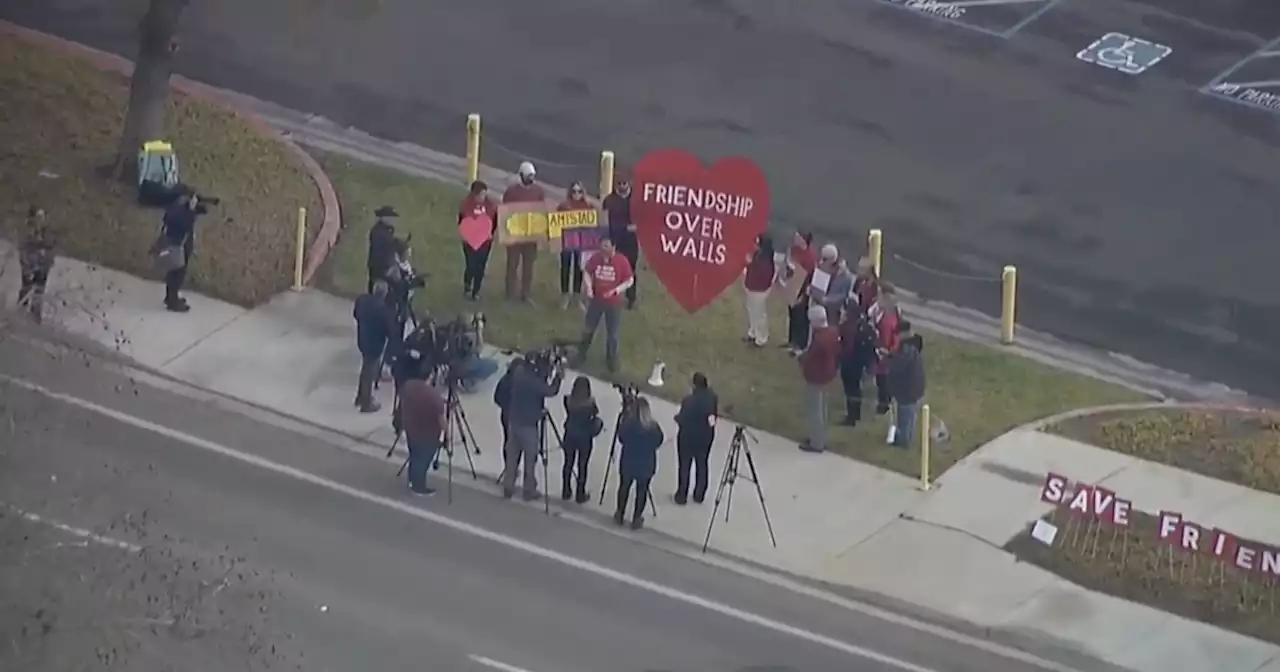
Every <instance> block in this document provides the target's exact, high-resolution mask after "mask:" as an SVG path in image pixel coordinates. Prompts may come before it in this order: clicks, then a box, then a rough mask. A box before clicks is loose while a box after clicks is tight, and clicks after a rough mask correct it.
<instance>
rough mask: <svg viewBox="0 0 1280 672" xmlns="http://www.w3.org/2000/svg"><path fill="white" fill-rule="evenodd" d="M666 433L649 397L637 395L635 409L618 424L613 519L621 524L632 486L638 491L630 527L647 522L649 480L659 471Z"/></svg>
mask: <svg viewBox="0 0 1280 672" xmlns="http://www.w3.org/2000/svg"><path fill="white" fill-rule="evenodd" d="M665 440H666V437H664V436H663V434H662V428H661V427H659V426H658V423H657V421H656V420H654V419H653V411H652V410H651V409H650V408H649V400H648V399H645V398H644V397H638V398H637V399H636V401H635V410H634V411H633V412H632V413H631V414H630V415H629V416H628V417H626V418H623V420H622V425H621V426H620V427H619V428H618V443H619V444H620V445H621V446H622V457H620V458H619V460H618V478H619V481H620V483H618V508H617V509H616V510H615V511H614V512H613V522H615V523H617V524H619V525H621V524H622V523H623V520H624V519H625V517H626V510H627V500H628V499H630V497H631V490H632V489H633V488H634V489H635V491H636V507H635V509H634V510H633V512H632V515H631V529H633V530H638V529H640V528H641V527H643V526H644V507H645V505H646V504H648V503H649V484H650V483H652V481H653V475H654V474H655V473H657V471H658V448H660V447H661V446H662V442H663V441H665Z"/></svg>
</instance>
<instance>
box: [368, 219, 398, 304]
mask: <svg viewBox="0 0 1280 672" xmlns="http://www.w3.org/2000/svg"><path fill="white" fill-rule="evenodd" d="M373 216H374V217H376V218H377V219H376V220H374V222H373V226H372V227H370V228H369V256H368V258H367V259H366V260H365V265H366V266H367V267H368V270H369V286H368V288H367V289H366V290H365V291H368V292H372V291H373V283H374V281H376V280H385V279H386V278H387V271H388V270H390V269H391V267H392V266H394V265H395V263H396V245H395V244H396V227H395V224H394V223H393V220H394V219H395V218H396V217H399V216H400V213H398V212H396V210H395V208H393V207H391V206H389V205H384V206H382V207H381V208H378V209H377V210H375V211H374V212H373Z"/></svg>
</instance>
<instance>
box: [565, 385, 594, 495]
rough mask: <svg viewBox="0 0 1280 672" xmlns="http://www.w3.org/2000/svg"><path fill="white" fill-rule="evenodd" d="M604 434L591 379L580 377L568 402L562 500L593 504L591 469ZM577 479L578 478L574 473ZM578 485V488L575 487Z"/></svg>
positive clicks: (566, 400) (566, 399)
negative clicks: (593, 453)
mask: <svg viewBox="0 0 1280 672" xmlns="http://www.w3.org/2000/svg"><path fill="white" fill-rule="evenodd" d="M602 431H604V421H603V420H601V419H600V407H599V406H598V405H596V400H595V398H594V397H592V396H591V379H589V378H587V377H586V376H578V379H577V380H575V381H573V389H571V390H569V394H568V395H567V396H565V398H564V446H563V447H564V466H563V467H562V468H561V471H560V479H561V480H560V483H561V486H560V498H561V499H563V500H565V501H569V500H570V499H573V500H574V501H576V502H577V503H579V504H585V503H586V502H588V501H590V499H591V493H589V492H587V473H588V472H587V468H588V467H589V466H590V464H591V450H592V449H593V448H594V447H595V446H594V445H593V444H594V443H595V438H596V437H597V436H599V435H600V432H602ZM575 470H576V471H577V478H576V479H575V478H574V471H575ZM575 484H576V486H577V487H574V486H575Z"/></svg>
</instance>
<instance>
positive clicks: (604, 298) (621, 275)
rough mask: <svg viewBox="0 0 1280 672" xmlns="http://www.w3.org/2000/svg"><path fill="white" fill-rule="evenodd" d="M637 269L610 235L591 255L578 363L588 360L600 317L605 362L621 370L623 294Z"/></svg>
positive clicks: (611, 368)
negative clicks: (619, 349)
mask: <svg viewBox="0 0 1280 672" xmlns="http://www.w3.org/2000/svg"><path fill="white" fill-rule="evenodd" d="M635 281H636V276H635V272H634V271H633V270H632V268H631V262H629V261H627V258H626V257H624V256H622V255H621V254H618V253H617V250H615V249H614V247H613V241H612V240H609V239H608V238H606V239H604V240H602V241H600V252H599V253H597V254H593V255H591V259H589V260H587V263H586V267H585V268H583V289H584V290H586V294H587V298H588V303H587V315H586V319H585V321H584V324H583V330H582V342H581V343H580V344H579V345H578V356H577V362H576V364H575V366H581V365H582V363H583V362H585V361H586V360H587V352H588V351H589V350H590V349H591V341H592V339H593V338H595V335H596V329H598V328H599V327H600V320H601V319H603V320H604V333H605V363H606V364H607V366H608V367H609V372H610V373H617V371H618V330H619V328H620V327H621V325H620V324H619V322H620V321H621V319H622V313H621V306H622V295H623V293H624V292H626V291H627V289H628V288H630V287H631V285H633V284H635Z"/></svg>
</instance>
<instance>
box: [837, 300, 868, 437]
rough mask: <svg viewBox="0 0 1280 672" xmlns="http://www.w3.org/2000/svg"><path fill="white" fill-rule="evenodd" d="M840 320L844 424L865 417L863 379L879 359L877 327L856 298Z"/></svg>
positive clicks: (852, 424) (852, 423)
mask: <svg viewBox="0 0 1280 672" xmlns="http://www.w3.org/2000/svg"><path fill="white" fill-rule="evenodd" d="M849 303H850V307H849V308H846V309H845V313H844V321H843V322H841V323H840V384H841V387H842V388H843V390H844V411H845V417H844V424H845V425H848V426H849V427H856V426H857V425H858V423H859V422H861V421H862V379H863V378H865V377H866V375H867V372H868V371H869V370H870V369H871V365H872V363H874V362H875V360H876V330H875V328H874V327H872V326H871V322H870V321H869V320H868V319H867V316H866V314H865V313H862V312H860V311H858V309H857V306H856V301H855V300H854V299H852V298H851V299H850V300H849Z"/></svg>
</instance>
